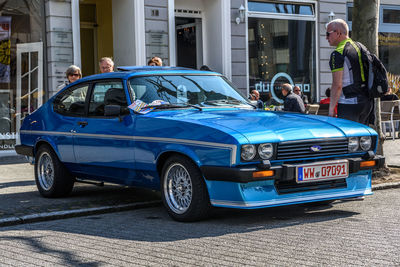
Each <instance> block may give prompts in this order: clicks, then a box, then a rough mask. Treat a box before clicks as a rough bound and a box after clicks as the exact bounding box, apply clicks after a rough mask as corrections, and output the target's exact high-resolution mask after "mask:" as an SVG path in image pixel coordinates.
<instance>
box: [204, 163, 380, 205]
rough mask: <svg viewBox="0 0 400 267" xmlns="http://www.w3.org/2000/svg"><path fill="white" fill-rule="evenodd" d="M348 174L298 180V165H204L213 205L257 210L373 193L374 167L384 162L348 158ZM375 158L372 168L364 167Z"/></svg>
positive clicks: (378, 166)
mask: <svg viewBox="0 0 400 267" xmlns="http://www.w3.org/2000/svg"><path fill="white" fill-rule="evenodd" d="M347 160H348V161H349V176H348V177H347V178H342V179H332V180H326V181H318V182H315V183H301V184H298V183H296V178H295V177H296V166H295V165H289V164H284V165H283V166H277V167H271V166H262V165H259V166H255V167H249V168H215V167H213V168H208V167H204V166H203V167H202V170H203V174H204V177H205V178H206V180H205V182H206V185H207V189H208V193H209V196H210V202H211V205H213V206H216V207H227V208H240V209H255V208H267V207H274V206H283V205H293V204H300V203H306V202H316V201H325V200H337V199H351V198H358V197H362V196H366V195H371V194H372V190H371V176H372V169H374V168H380V167H382V166H383V165H384V163H385V158H384V157H382V156H373V155H371V157H368V158H365V159H362V158H347ZM370 161H374V163H375V164H374V166H373V167H363V165H364V164H361V163H363V162H364V163H365V162H370ZM265 169H268V170H273V171H274V175H273V176H271V177H261V178H253V172H257V171H260V170H261V171H262V170H265Z"/></svg>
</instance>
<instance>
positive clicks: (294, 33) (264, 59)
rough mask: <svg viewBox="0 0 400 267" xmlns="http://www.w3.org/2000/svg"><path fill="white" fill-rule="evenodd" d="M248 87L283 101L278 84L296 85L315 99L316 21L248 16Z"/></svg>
mask: <svg viewBox="0 0 400 267" xmlns="http://www.w3.org/2000/svg"><path fill="white" fill-rule="evenodd" d="M248 25H249V28H248V38H249V39H248V40H249V76H250V90H253V89H256V90H258V91H260V93H261V98H263V100H264V101H265V100H266V98H268V96H267V95H269V94H270V95H271V96H272V97H273V98H274V99H275V101H277V102H280V103H282V102H283V100H282V98H283V96H282V94H281V90H280V89H281V84H283V83H291V84H293V85H298V86H299V87H300V88H301V90H302V92H303V94H305V95H307V97H308V99H309V100H311V102H313V101H315V100H316V92H315V91H316V89H315V87H316V86H315V84H316V79H315V75H316V60H315V51H316V49H315V22H314V21H300V20H299V21H298V20H283V19H269V18H268V19H267V18H251V17H250V18H249V24H248Z"/></svg>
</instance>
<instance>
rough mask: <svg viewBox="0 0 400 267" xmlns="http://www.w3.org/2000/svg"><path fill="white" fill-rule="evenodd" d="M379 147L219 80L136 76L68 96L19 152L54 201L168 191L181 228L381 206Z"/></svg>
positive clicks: (354, 128)
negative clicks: (86, 191) (102, 188)
mask: <svg viewBox="0 0 400 267" xmlns="http://www.w3.org/2000/svg"><path fill="white" fill-rule="evenodd" d="M377 142H378V140H377V134H376V132H375V131H374V130H373V129H371V128H369V127H367V126H365V125H362V124H358V123H355V122H352V121H348V120H343V119H336V118H331V117H325V116H316V115H306V114H298V113H290V112H280V111H264V110H257V109H256V108H255V107H254V106H252V105H251V103H250V102H249V101H248V100H247V99H246V98H245V97H244V96H242V95H241V94H240V93H239V92H238V91H237V90H236V89H235V88H234V87H233V86H232V84H231V83H230V82H229V81H228V80H227V79H226V78H224V77H223V76H221V75H220V74H218V73H215V72H209V71H197V70H191V69H184V68H173V67H124V68H120V71H118V72H114V73H106V74H99V75H93V76H90V77H86V78H83V79H80V80H78V81H76V82H74V83H72V84H70V85H69V86H67V87H66V88H64V89H63V90H61V91H60V92H58V93H57V94H56V95H55V96H53V97H52V98H51V99H49V101H47V102H46V103H45V104H44V105H43V106H41V107H40V108H39V109H38V110H36V111H35V112H33V113H32V114H31V115H29V116H27V117H26V118H25V119H24V121H23V124H22V126H21V129H20V144H19V145H18V146H16V148H15V149H16V151H17V153H19V154H22V155H26V156H29V157H31V158H33V159H34V163H35V168H34V170H35V180H36V185H37V188H38V190H39V192H40V194H41V195H42V196H44V197H62V196H66V195H67V194H69V193H70V192H71V190H72V188H73V185H74V183H75V182H76V181H84V180H88V181H91V180H96V181H103V182H110V183H117V184H123V185H128V186H136V187H143V188H149V189H156V190H160V191H161V196H162V200H163V202H164V205H165V207H166V209H167V211H168V213H169V214H170V216H171V217H172V218H173V219H175V220H178V221H194V220H199V219H202V218H205V217H206V216H207V214H209V212H210V210H211V209H212V207H227V208H240V209H255V208H266V207H273V206H282V205H291V204H299V203H307V202H326V201H333V200H336V199H349V198H359V197H362V196H365V195H370V194H372V192H371V173H372V169H373V168H378V167H380V166H382V165H383V164H384V158H383V157H380V156H377V155H375V151H376V147H377Z"/></svg>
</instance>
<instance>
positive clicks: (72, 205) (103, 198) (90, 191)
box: [0, 163, 160, 265]
mask: <svg viewBox="0 0 400 267" xmlns="http://www.w3.org/2000/svg"><path fill="white" fill-rule="evenodd" d="M154 200H155V201H156V202H159V201H160V196H159V194H158V193H155V192H152V191H150V190H145V189H137V188H129V187H124V186H119V185H111V184H106V185H105V186H104V187H98V186H94V185H87V184H81V183H76V184H75V186H74V189H73V191H72V193H71V195H70V196H68V197H65V198H56V199H49V198H43V197H41V196H40V194H39V192H38V190H37V188H36V184H35V178H34V174H33V166H32V165H30V164H28V163H24V164H5V165H0V225H1V221H2V220H4V219H8V218H10V217H17V218H21V217H23V216H29V215H35V214H38V213H49V212H52V213H57V212H63V211H70V210H81V209H88V208H93V209H96V208H99V207H104V206H116V205H120V206H121V205H128V206H129V205H131V204H136V203H143V202H148V201H154ZM0 265H1V264H0Z"/></svg>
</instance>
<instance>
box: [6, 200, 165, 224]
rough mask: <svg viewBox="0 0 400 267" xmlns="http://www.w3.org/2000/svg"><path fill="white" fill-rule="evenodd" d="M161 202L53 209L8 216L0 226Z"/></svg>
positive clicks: (119, 209) (151, 205) (145, 205)
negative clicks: (62, 209)
mask: <svg viewBox="0 0 400 267" xmlns="http://www.w3.org/2000/svg"><path fill="white" fill-rule="evenodd" d="M160 204H161V201H160V200H153V201H146V202H137V203H132V204H124V205H116V206H104V207H98V208H87V209H75V210H65V211H53V212H42V213H36V214H30V215H25V216H21V217H9V218H4V219H0V227H4V226H12V225H18V224H25V223H33V222H43V221H50V220H59V219H66V218H72V217H79V216H87V215H94V214H104V213H110V212H117V211H126V210H134V209H143V208H150V207H156V206H159V205H160Z"/></svg>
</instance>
